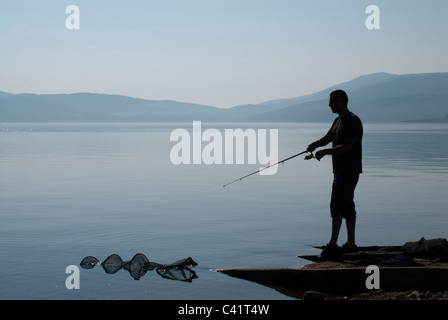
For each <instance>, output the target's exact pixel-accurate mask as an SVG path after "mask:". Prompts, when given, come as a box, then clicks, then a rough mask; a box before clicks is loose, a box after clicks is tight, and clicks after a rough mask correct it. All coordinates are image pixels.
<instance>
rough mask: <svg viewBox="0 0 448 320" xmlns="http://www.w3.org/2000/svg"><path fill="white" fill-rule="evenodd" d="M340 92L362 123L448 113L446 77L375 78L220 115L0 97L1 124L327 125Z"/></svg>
mask: <svg viewBox="0 0 448 320" xmlns="http://www.w3.org/2000/svg"><path fill="white" fill-rule="evenodd" d="M334 89H343V90H345V91H346V92H347V94H348V96H349V109H350V110H351V111H353V112H354V113H356V114H357V115H359V116H360V117H361V119H362V120H363V121H365V122H389V121H409V120H420V119H442V118H443V117H445V116H446V115H447V113H448V73H422V74H405V75H394V74H389V73H374V74H369V75H365V76H361V77H358V78H355V79H353V80H351V81H348V82H345V83H341V84H338V85H335V86H332V87H329V88H326V89H324V90H321V91H319V92H316V93H313V94H310V95H305V96H301V97H297V98H291V99H278V100H271V101H266V102H263V103H260V104H256V105H241V106H235V107H233V108H229V109H220V108H215V107H212V106H205V105H199V104H192V103H183V102H177V101H170V100H144V99H137V98H131V97H126V96H119V95H106V94H96V93H75V94H11V93H6V92H0V121H2V122H191V121H193V120H202V121H204V122H328V121H332V119H334V117H335V115H334V114H332V113H331V111H330V109H329V107H328V95H329V93H330V92H331V91H332V90H334Z"/></svg>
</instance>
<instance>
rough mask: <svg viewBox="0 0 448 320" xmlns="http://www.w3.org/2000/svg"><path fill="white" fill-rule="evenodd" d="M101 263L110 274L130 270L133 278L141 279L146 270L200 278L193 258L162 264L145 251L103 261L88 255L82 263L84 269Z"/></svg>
mask: <svg viewBox="0 0 448 320" xmlns="http://www.w3.org/2000/svg"><path fill="white" fill-rule="evenodd" d="M99 264H101V266H102V267H103V269H104V271H105V272H106V273H108V274H114V273H116V272H118V271H119V270H121V269H124V270H126V271H128V272H129V274H130V275H131V277H132V278H134V279H135V280H139V279H140V278H141V277H143V276H144V275H145V274H146V272H148V271H151V270H154V269H155V270H156V272H157V274H158V275H160V276H161V277H163V278H165V279H170V280H177V281H184V282H192V281H193V279H196V278H198V276H197V275H196V272H194V271H193V270H191V268H190V267H191V266H193V267H195V266H197V263H196V262H195V261H194V260H193V259H192V258H191V257H188V258H185V259H181V260H178V261H176V262H173V263H171V264H160V263H156V262H151V261H149V259H148V258H147V257H146V256H145V255H144V254H143V253H137V254H136V255H134V257H132V259H131V260H129V261H123V259H122V258H121V257H120V256H119V255H118V254H111V255H110V256H108V257H107V258H106V259H105V260H104V261H103V262H100V261H99V260H98V259H97V258H95V257H92V256H87V257H85V258H84V259H82V261H81V263H80V265H81V267H82V268H83V269H93V268H94V267H95V266H96V265H99Z"/></svg>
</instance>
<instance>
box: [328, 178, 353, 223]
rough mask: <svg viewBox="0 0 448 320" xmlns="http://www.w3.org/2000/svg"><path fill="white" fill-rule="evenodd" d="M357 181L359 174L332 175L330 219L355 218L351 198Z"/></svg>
mask: <svg viewBox="0 0 448 320" xmlns="http://www.w3.org/2000/svg"><path fill="white" fill-rule="evenodd" d="M358 180H359V173H356V174H334V180H333V186H332V190H331V201H330V212H331V216H332V217H334V216H337V215H340V216H342V217H343V218H350V217H354V216H356V210H355V202H354V201H353V198H354V194H355V188H356V185H357V184H358Z"/></svg>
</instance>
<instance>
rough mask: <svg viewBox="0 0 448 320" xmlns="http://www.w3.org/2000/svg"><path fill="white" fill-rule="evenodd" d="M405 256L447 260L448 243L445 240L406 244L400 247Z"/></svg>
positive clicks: (437, 239)
mask: <svg viewBox="0 0 448 320" xmlns="http://www.w3.org/2000/svg"><path fill="white" fill-rule="evenodd" d="M402 250H403V252H404V253H405V254H407V255H410V256H413V257H422V258H448V241H447V240H446V239H445V238H436V239H429V240H426V239H425V238H421V239H420V240H419V241H414V242H406V243H405V244H404V245H403V246H402Z"/></svg>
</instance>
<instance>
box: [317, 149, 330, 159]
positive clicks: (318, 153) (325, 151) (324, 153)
mask: <svg viewBox="0 0 448 320" xmlns="http://www.w3.org/2000/svg"><path fill="white" fill-rule="evenodd" d="M327 154H328V153H327V150H326V149H323V150H319V151H317V152H316V154H315V155H314V157H315V158H316V159H317V160H319V161H320V159H322V158H323V157H324V156H326V155H327Z"/></svg>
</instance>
